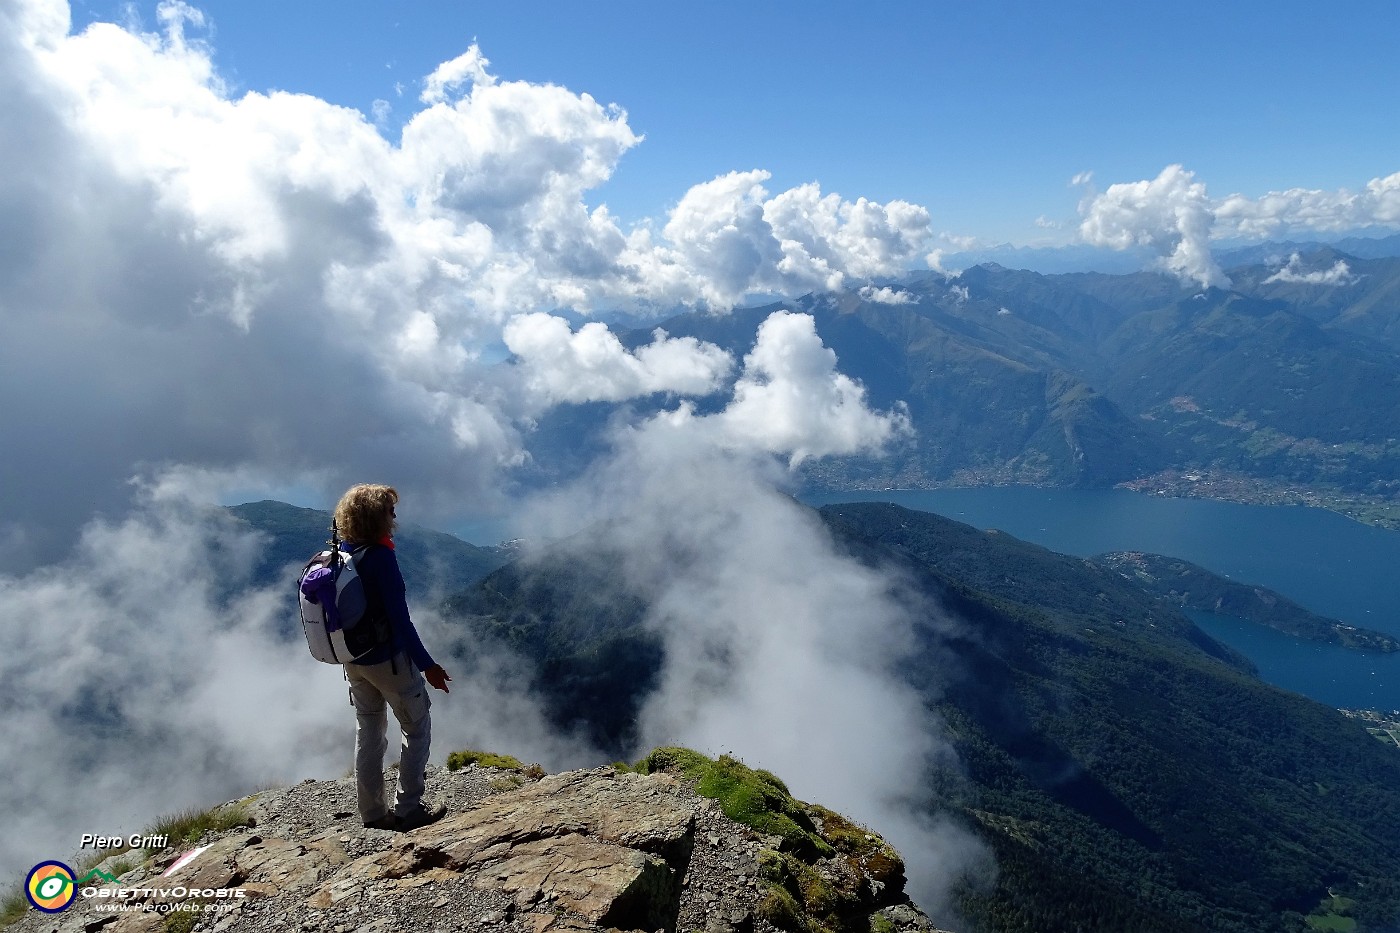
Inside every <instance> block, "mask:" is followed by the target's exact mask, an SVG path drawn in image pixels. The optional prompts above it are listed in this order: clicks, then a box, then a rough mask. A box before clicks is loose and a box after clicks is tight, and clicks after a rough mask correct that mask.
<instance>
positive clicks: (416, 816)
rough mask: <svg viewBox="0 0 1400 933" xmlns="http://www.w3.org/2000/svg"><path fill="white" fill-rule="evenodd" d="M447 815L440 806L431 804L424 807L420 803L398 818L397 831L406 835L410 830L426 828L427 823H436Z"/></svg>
mask: <svg viewBox="0 0 1400 933" xmlns="http://www.w3.org/2000/svg"><path fill="white" fill-rule="evenodd" d="M445 815H447V808H446V807H444V806H443V805H442V804H440V803H438V804H433V805H432V806H430V807H425V806H423V805H422V804H421V803H420V804H419V805H418V806H416V807H414V808H413V809H412V810H410V811H408V812H407V813H405V814H404V815H403V816H401V817H399V818H398V820H399V825H398V827H397V828H398V831H399V832H401V833H406V832H408V831H409V830H410V829H417V828H418V827H420V826H427V825H428V824H429V823H436V822H437V821H438V820H440V819H442V818H443V817H444V816H445Z"/></svg>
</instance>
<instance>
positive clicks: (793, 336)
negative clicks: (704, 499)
mask: <svg viewBox="0 0 1400 933" xmlns="http://www.w3.org/2000/svg"><path fill="white" fill-rule="evenodd" d="M654 423H655V424H659V425H667V426H669V427H670V428H671V429H672V430H673V431H674V432H675V433H676V434H677V435H678V436H679V435H681V434H685V433H696V434H698V435H700V436H703V437H705V438H708V439H709V440H710V442H711V443H713V444H716V445H718V446H720V447H723V448H725V449H729V450H742V451H747V452H750V453H767V454H774V455H778V456H782V457H786V458H787V460H788V463H789V465H790V466H792V467H796V466H798V465H799V464H801V463H802V462H803V461H805V460H808V459H810V458H813V457H829V456H840V455H846V454H855V453H867V454H877V455H878V454H880V453H882V452H883V450H884V449H885V447H886V445H887V444H889V443H890V442H891V441H893V440H896V439H898V438H900V437H904V436H907V435H908V434H909V433H910V432H911V431H912V428H911V426H910V423H909V416H908V414H907V413H906V412H905V411H904V408H903V406H902V405H901V406H897V407H896V408H895V410H893V411H889V412H879V411H874V410H872V409H871V408H870V407H868V406H867V405H866V402H865V387H864V386H862V385H861V384H860V383H858V382H856V381H855V380H853V379H851V378H850V377H849V376H846V375H845V374H843V373H841V372H839V371H838V370H837V368H836V354H835V352H833V351H832V350H831V349H830V348H828V347H826V346H825V345H824V344H823V343H822V341H821V337H820V336H818V335H817V328H816V322H815V321H814V320H813V318H812V316H811V315H810V314H795V313H793V312H791V311H775V312H773V314H771V315H769V317H768V319H767V320H765V321H764V322H763V323H762V324H761V325H759V328H758V336H757V340H756V341H755V343H754V348H753V350H752V351H750V352H749V353H748V354H747V355H746V356H745V357H744V366H743V371H742V372H741V373H740V375H739V378H738V381H736V382H735V384H734V393H733V397H732V398H731V399H730V400H729V402H728V404H726V405H725V407H724V409H723V410H722V411H719V412H717V413H715V414H712V415H697V414H696V413H695V409H694V407H693V406H692V405H690V404H684V405H682V406H681V407H680V408H678V409H676V410H675V411H673V412H670V413H667V414H662V415H658V416H657V418H656V419H654Z"/></svg>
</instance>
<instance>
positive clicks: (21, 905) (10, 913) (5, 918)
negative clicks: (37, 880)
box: [0, 888, 29, 927]
mask: <svg viewBox="0 0 1400 933" xmlns="http://www.w3.org/2000/svg"><path fill="white" fill-rule="evenodd" d="M27 913H29V899H28V898H27V897H25V896H24V889H23V888H20V889H18V890H16V891H12V892H11V893H10V894H8V895H6V896H5V899H4V900H3V901H0V927H7V926H9V925H10V924H12V923H18V922H19V920H20V918H21V917H23V916H24V915H25V914H27Z"/></svg>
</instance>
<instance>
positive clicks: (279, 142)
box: [0, 0, 927, 562]
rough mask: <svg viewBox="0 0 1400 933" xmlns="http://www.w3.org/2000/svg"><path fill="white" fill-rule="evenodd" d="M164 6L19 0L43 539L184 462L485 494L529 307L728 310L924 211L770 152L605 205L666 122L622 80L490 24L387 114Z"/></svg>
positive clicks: (59, 540)
mask: <svg viewBox="0 0 1400 933" xmlns="http://www.w3.org/2000/svg"><path fill="white" fill-rule="evenodd" d="M156 20H157V22H156V25H157V27H158V29H159V31H157V32H143V31H141V29H139V28H137V27H135V26H130V27H121V26H117V25H114V24H110V23H95V24H93V25H91V26H89V27H88V28H87V29H85V30H84V31H82V32H81V33H78V34H72V33H71V32H70V19H69V11H68V7H67V5H66V4H64V3H62V2H59V0H15V2H12V3H8V4H5V5H3V6H0V108H3V112H4V115H5V122H6V126H7V128H8V131H7V132H6V133H5V134H3V138H0V166H2V167H3V168H4V171H3V172H0V207H2V208H3V209H0V227H3V229H4V231H5V235H4V237H3V239H4V242H6V243H9V244H12V246H13V248H12V249H8V250H5V251H4V252H3V254H2V255H0V391H4V392H5V397H7V398H25V399H27V400H30V402H29V403H28V404H25V405H11V406H6V408H5V410H4V411H3V412H0V432H3V433H4V435H5V436H6V438H7V439H8V442H9V449H10V450H11V455H9V456H7V457H6V458H5V460H4V462H3V463H0V474H2V475H0V479H3V484H0V488H3V489H4V490H5V493H4V494H3V499H2V500H0V506H3V511H0V514H3V515H4V520H3V523H0V524H3V528H4V532H3V533H4V534H5V535H6V537H7V539H12V540H23V541H25V542H26V545H27V549H26V551H25V553H24V554H23V555H22V556H21V558H20V559H21V561H25V560H27V561H31V562H38V561H41V560H47V559H52V558H53V557H55V556H56V555H58V554H59V553H61V552H62V550H63V549H64V547H66V546H67V543H68V542H70V541H71V540H72V536H73V534H74V533H75V532H76V530H77V529H78V528H80V527H81V526H82V524H83V523H84V522H85V521H86V520H87V518H88V517H89V516H90V515H91V514H92V513H93V512H94V511H97V510H118V509H120V508H122V507H124V503H125V502H126V501H127V498H128V493H129V490H128V487H127V486H126V479H127V478H128V477H130V476H131V475H133V474H135V473H149V472H151V471H152V470H158V469H164V468H167V467H170V466H172V465H184V466H189V467H192V468H197V469H201V470H205V471H206V472H207V474H208V475H216V474H218V473H220V472H221V471H222V472H229V473H238V474H240V475H247V474H249V473H251V472H259V471H260V472H261V473H262V474H263V475H264V476H266V477H267V481H268V483H269V484H271V485H276V486H285V485H288V483H289V478H291V479H290V482H292V483H297V482H302V481H304V482H305V483H306V484H308V485H310V484H317V485H316V488H318V489H320V490H321V493H322V495H323V496H329V495H330V494H332V493H333V492H334V491H335V490H336V487H338V486H343V485H345V484H348V482H351V481H354V480H357V479H360V478H363V477H365V476H367V475H369V476H392V477H393V478H394V479H395V481H396V483H398V485H400V486H401V487H402V488H404V489H405V491H406V492H409V493H410V496H409V500H410V501H412V502H416V503H418V504H419V507H421V508H422V509H423V510H424V511H423V512H420V513H419V516H418V517H420V518H421V517H424V516H426V515H428V514H431V515H433V516H434V518H435V519H438V520H442V521H452V520H453V519H454V517H456V516H459V515H461V514H463V513H464V512H467V511H471V510H474V509H478V508H489V507H490V506H491V505H492V504H493V503H494V501H495V498H496V495H497V494H496V491H495V490H496V489H497V488H498V487H499V485H500V483H499V479H500V476H501V471H502V470H508V469H510V468H511V467H512V466H513V465H515V464H518V463H520V462H522V460H523V459H524V457H525V454H524V444H525V437H524V435H523V434H522V425H523V424H525V423H527V422H522V420H521V418H522V417H525V418H527V420H528V415H529V414H530V413H529V411H522V410H521V406H520V405H519V404H518V403H517V401H516V400H514V399H512V398H511V397H510V394H509V392H507V391H505V389H503V388H502V386H501V385H500V384H499V380H498V379H497V377H496V376H495V375H493V373H492V372H491V371H490V367H489V366H487V365H485V363H484V362H483V361H482V356H481V354H482V352H483V348H487V347H492V346H495V345H497V344H498V343H499V341H500V340H501V339H502V336H503V333H504V330H505V327H506V326H507V322H509V321H511V320H512V319H517V318H518V317H519V316H521V315H528V314H531V313H533V312H542V311H549V310H552V309H558V308H565V307H567V308H573V309H575V310H579V311H582V312H589V311H593V310H597V309H600V308H606V309H609V310H617V311H628V310H636V311H646V312H650V311H653V310H655V309H657V308H663V307H664V308H671V307H674V306H676V305H677V304H691V305H705V306H708V307H710V308H712V309H715V310H724V309H726V308H728V307H729V306H730V305H731V304H733V303H734V302H737V301H739V300H741V299H742V298H743V296H744V295H746V294H748V293H751V292H794V293H795V292H801V291H807V290H811V289H814V288H827V287H834V286H836V285H839V284H842V283H846V282H850V281H863V280H865V279H866V278H867V277H869V276H872V275H877V274H879V275H883V274H891V273H895V272H898V271H900V267H901V266H902V265H903V264H904V263H906V261H908V260H911V259H913V258H916V257H917V255H918V253H919V252H920V248H921V247H920V244H921V243H922V241H923V239H924V238H925V237H926V236H927V212H925V211H924V210H923V209H922V208H920V207H917V206H915V205H910V204H906V203H904V202H898V201H895V202H891V203H889V204H877V203H874V202H870V201H868V200H865V199H860V198H857V199H855V200H846V199H843V198H840V197H838V196H836V195H833V194H824V193H823V192H821V190H820V189H819V188H818V187H817V186H816V185H815V184H811V185H804V186H801V187H799V188H795V189H792V190H791V191H785V192H777V193H776V194H770V193H769V192H768V191H766V190H765V189H764V188H763V186H762V182H763V181H764V180H766V179H767V177H768V176H767V173H765V172H747V173H736V174H734V175H726V176H721V177H720V178H717V179H714V180H711V181H702V182H701V183H700V184H697V185H696V186H695V187H694V188H692V189H691V190H689V191H686V192H681V193H680V197H679V198H678V200H677V203H676V207H675V208H674V209H673V210H672V211H671V212H670V214H669V215H668V216H667V217H665V218H662V221H663V223H661V224H659V225H652V224H643V225H641V226H638V227H636V228H634V229H632V230H624V229H622V228H621V227H620V226H619V224H618V222H617V221H616V219H615V218H614V217H613V216H612V215H611V214H610V213H609V212H608V210H607V208H606V207H605V206H597V207H593V206H590V205H589V204H588V198H589V197H591V196H592V194H593V192H594V191H595V190H596V189H597V188H598V186H600V185H601V184H603V183H604V182H605V181H607V180H608V179H609V178H610V177H611V176H612V175H613V173H614V171H615V170H617V168H618V165H619V163H620V160H621V159H622V156H623V155H624V154H625V153H626V152H628V151H629V150H630V149H632V148H633V147H635V146H637V145H639V144H640V143H641V137H640V136H639V135H638V134H637V133H635V132H634V131H633V130H632V129H631V127H630V126H629V124H628V121H627V115H626V113H625V111H623V110H622V109H621V108H619V107H616V106H611V105H605V104H602V103H600V102H598V101H596V100H594V99H593V98H592V97H590V96H589V95H588V94H586V93H577V92H574V91H571V90H569V89H567V88H563V87H559V86H554V85H538V84H532V83H529V82H524V81H510V80H505V79H502V78H498V77H497V76H496V75H495V74H493V72H492V71H491V69H490V63H489V62H488V60H487V59H486V57H485V56H484V55H483V54H482V52H481V50H480V49H479V48H478V47H476V46H475V45H473V46H472V47H471V48H469V49H468V50H467V52H465V53H464V54H463V55H461V56H458V57H457V58H455V59H453V60H452V61H450V62H446V63H444V64H443V65H442V66H440V67H439V68H438V69H436V70H435V71H434V72H433V73H432V74H431V75H429V76H428V78H427V79H426V80H425V81H424V84H423V100H422V107H421V109H420V110H418V111H417V112H415V113H411V114H405V115H404V116H405V117H406V123H405V125H404V128H403V132H402V136H401V141H400V142H398V143H391V142H390V141H388V140H386V139H385V138H384V136H383V135H381V133H380V132H379V131H378V129H377V128H376V126H375V124H374V119H378V120H381V121H382V120H384V119H385V118H386V107H385V106H379V105H378V104H376V105H375V107H374V108H372V109H373V114H372V117H373V118H374V119H371V117H367V116H366V115H364V114H361V113H359V112H358V111H355V110H351V109H348V108H344V107H338V106H335V105H332V104H330V103H328V102H326V101H323V100H320V99H318V98H316V97H313V96H310V95H305V94H296V93H286V92H280V91H279V92H270V93H262V92H259V91H256V90H254V91H250V92H248V93H245V94H243V95H242V96H239V97H235V96H232V95H231V94H230V92H229V90H228V88H227V87H226V85H225V84H224V82H223V81H222V80H221V79H220V77H219V74H218V70H217V68H216V67H215V58H214V54H215V52H214V48H213V46H212V44H211V43H210V41H209V39H208V36H207V35H206V34H205V32H204V30H206V29H207V28H209V27H210V24H208V23H207V22H206V21H205V20H204V18H203V17H202V15H201V14H200V13H199V11H198V10H197V9H195V8H194V7H192V6H189V5H188V4H185V3H181V2H166V3H163V4H162V5H161V6H160V8H159V12H158V16H157V18H156ZM575 339H581V338H575ZM582 339H586V338H582ZM604 342H606V341H604ZM613 362H615V363H616V364H617V365H619V366H621V367H622V368H623V370H626V371H627V372H630V373H631V375H630V376H629V375H627V374H626V372H624V373H622V374H620V375H617V376H616V379H615V380H614V381H615V382H616V385H617V386H621V385H624V384H626V383H627V381H628V380H629V379H630V380H634V382H635V386H636V388H637V390H638V391H642V390H644V389H645V387H646V386H647V385H651V384H656V385H663V384H666V380H665V379H661V377H660V375H659V373H660V369H658V367H664V368H667V369H668V370H669V371H670V373H671V375H672V376H676V377H677V378H680V377H679V376H677V374H678V373H679V368H680V367H682V365H683V364H684V365H694V366H697V367H699V369H698V370H697V374H695V375H694V376H693V378H691V377H686V378H689V379H690V381H684V380H682V382H680V383H678V384H677V387H678V389H680V390H685V391H690V390H694V391H697V392H698V391H701V390H702V389H703V386H704V384H705V383H706V376H705V374H706V373H711V372H715V371H717V370H716V369H715V367H716V366H718V359H717V357H715V356H714V355H713V354H711V355H709V356H705V355H704V354H703V353H699V348H698V347H690V346H687V345H685V344H682V343H673V342H671V343H668V342H664V341H663V342H661V343H659V344H657V345H656V346H655V347H653V348H652V349H651V350H650V351H647V352H646V353H645V354H641V355H632V356H630V357H623V356H616V357H614V358H613ZM639 365H640V366H641V367H642V372H643V375H638V370H637V367H638V366H639ZM647 367H651V370H652V371H651V372H650V375H645V373H646V371H647ZM609 378H612V377H609ZM649 380H650V381H649ZM657 380H660V381H659V382H658V381H657ZM611 391H613V392H616V391H619V389H618V388H616V387H614V389H612V390H611ZM629 391H630V390H629ZM567 397H568V392H564V391H562V390H560V389H559V387H558V386H555V388H554V389H546V391H545V398H548V399H555V400H563V399H566V398H567ZM21 491H22V492H21ZM430 510H431V511H430Z"/></svg>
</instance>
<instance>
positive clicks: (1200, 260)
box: [1079, 165, 1230, 288]
mask: <svg viewBox="0 0 1400 933" xmlns="http://www.w3.org/2000/svg"><path fill="white" fill-rule="evenodd" d="M1083 210H1084V215H1085V216H1084V219H1083V221H1082V222H1081V223H1080V225H1079V233H1080V236H1082V237H1083V239H1084V241H1085V242H1087V243H1092V244H1094V245H1095V246H1108V247H1112V248H1113V249H1128V248H1129V247H1133V246H1141V247H1147V248H1148V249H1151V250H1153V251H1154V252H1156V253H1157V254H1158V255H1159V256H1160V257H1161V258H1160V260H1159V261H1160V264H1161V266H1162V268H1164V269H1166V270H1167V271H1168V272H1171V273H1173V274H1175V275H1177V276H1179V277H1181V278H1182V279H1188V280H1194V281H1196V282H1198V283H1200V284H1201V285H1202V286H1204V287H1207V288H1208V287H1212V286H1225V285H1228V284H1229V283H1230V280H1229V278H1228V277H1227V276H1226V275H1225V273H1224V271H1222V270H1221V268H1220V266H1219V265H1218V264H1217V263H1216V261H1215V259H1214V257H1213V256H1211V253H1210V242H1209V241H1210V230H1211V224H1212V223H1213V221H1214V209H1213V206H1212V204H1211V202H1210V199H1209V198H1208V197H1207V196H1206V186H1205V185H1204V184H1203V183H1201V182H1198V181H1196V180H1195V175H1194V174H1192V173H1191V172H1188V171H1187V170H1186V169H1184V168H1182V167H1181V166H1180V165H1169V166H1167V167H1166V168H1164V169H1163V170H1162V172H1161V174H1159V175H1158V176H1157V177H1156V178H1154V179H1152V180H1151V181H1138V182H1131V183H1120V184H1116V185H1110V186H1109V187H1108V190H1106V191H1104V192H1103V193H1102V194H1100V195H1098V196H1096V197H1094V198H1092V199H1090V200H1089V202H1088V204H1087V206H1086V207H1085V208H1084V209H1083Z"/></svg>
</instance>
